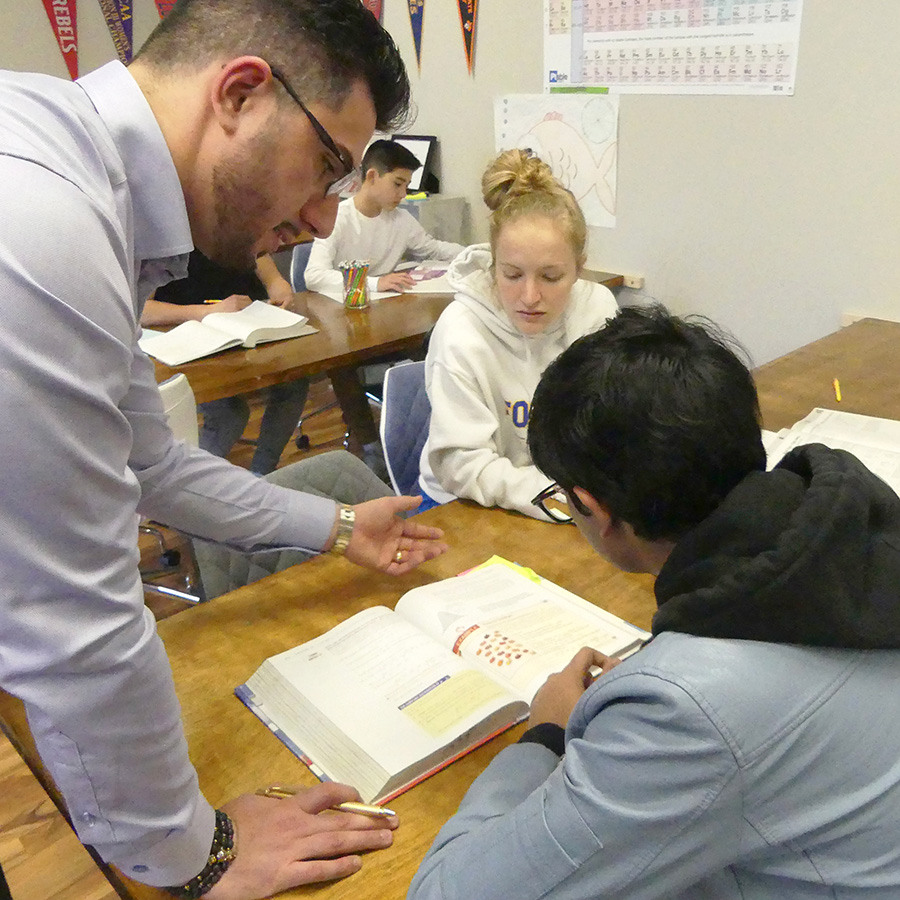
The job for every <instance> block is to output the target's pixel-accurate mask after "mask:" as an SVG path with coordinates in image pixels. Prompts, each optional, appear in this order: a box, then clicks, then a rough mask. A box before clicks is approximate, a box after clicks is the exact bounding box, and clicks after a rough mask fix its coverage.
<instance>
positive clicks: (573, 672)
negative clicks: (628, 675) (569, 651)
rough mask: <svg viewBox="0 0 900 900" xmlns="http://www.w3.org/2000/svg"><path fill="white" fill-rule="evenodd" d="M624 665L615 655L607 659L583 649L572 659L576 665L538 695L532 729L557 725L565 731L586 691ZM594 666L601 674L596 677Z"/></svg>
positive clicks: (546, 684) (549, 681)
mask: <svg viewBox="0 0 900 900" xmlns="http://www.w3.org/2000/svg"><path fill="white" fill-rule="evenodd" d="M620 662H622V660H621V659H617V658H616V657H615V656H606V655H604V654H603V653H600V652H599V651H597V650H594V649H592V648H591V647H582V649H581V650H579V651H578V652H577V653H576V654H575V656H574V657H573V658H572V662H570V663H569V664H568V665H567V666H566V667H565V668H564V669H563V670H562V672H557V673H556V674H554V675H551V676H550V677H549V678H548V679H547V680H546V681H545V682H544V684H543V685H542V686H541V688H540V690H539V691H538V692H537V693H536V694H535V695H534V699H533V700H532V701H531V715H530V716H529V717H528V727H529V728H533V727H534V726H535V725H540V724H541V723H542V722H555V723H556V724H557V725H560V726H562V727H563V728H565V727H566V723H567V722H568V721H569V716H570V715H572V710H573V709H575V704H576V703H577V702H578V701H579V700H580V699H581V695H582V694H583V693H584V692H585V689H586V688H589V687H590V686H591V685H592V684H593V683H594V681H595V679H596V678H599V677H600V675H604V674H605V673H606V672H609V671H610V669H614V668H615V667H616V666H617V665H618V664H619V663H620ZM593 666H599V667H600V673H599V674H598V675H596V676H594V675H592V674H591V668H592V667H593Z"/></svg>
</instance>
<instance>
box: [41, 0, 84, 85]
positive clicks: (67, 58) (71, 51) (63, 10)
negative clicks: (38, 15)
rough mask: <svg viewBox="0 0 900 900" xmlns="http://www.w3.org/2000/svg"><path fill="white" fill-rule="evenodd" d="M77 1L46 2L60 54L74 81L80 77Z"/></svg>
mask: <svg viewBox="0 0 900 900" xmlns="http://www.w3.org/2000/svg"><path fill="white" fill-rule="evenodd" d="M75 2H76V0H44V9H46V10H47V18H48V19H49V20H50V25H51V27H52V28H53V33H54V34H55V35H56V43H57V44H59V52H60V53H62V58H63V60H64V62H65V64H66V68H67V69H68V70H69V77H70V78H71V79H72V81H74V80H75V79H76V78H77V77H78V26H77V25H76V19H75Z"/></svg>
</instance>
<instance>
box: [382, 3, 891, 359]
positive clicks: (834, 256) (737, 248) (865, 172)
mask: <svg viewBox="0 0 900 900" xmlns="http://www.w3.org/2000/svg"><path fill="white" fill-rule="evenodd" d="M386 5H387V6H388V10H387V12H386V17H385V24H386V25H387V27H388V28H389V30H390V31H391V32H392V34H393V35H394V37H395V39H396V40H397V42H398V44H399V45H400V48H401V50H402V51H403V53H404V55H405V57H406V59H407V62H408V64H410V65H411V66H412V68H414V66H415V57H414V54H413V50H412V38H411V36H410V28H409V20H408V15H407V13H406V8H405V4H404V3H402V2H392V0H386ZM540 7H541V4H539V3H538V2H537V0H531V2H528V3H527V4H526V3H522V2H521V0H494V2H492V3H490V4H487V3H482V4H480V8H479V11H478V29H477V36H476V40H477V46H476V57H475V76H474V78H470V77H469V75H468V73H467V72H466V69H465V63H464V54H463V51H462V43H461V41H462V39H461V37H460V34H459V20H458V16H457V13H456V4H455V3H450V2H447V0H429V2H428V3H427V4H426V7H425V33H424V37H423V51H422V73H421V76H419V77H414V79H413V80H414V86H415V92H416V100H417V102H418V105H419V110H420V112H419V120H418V123H417V125H416V126H415V127H416V130H421V131H424V132H426V133H434V134H437V135H438V137H439V138H440V142H441V147H442V154H443V159H442V176H443V182H442V190H444V191H445V192H450V193H462V194H465V195H466V196H468V197H469V200H470V204H471V208H472V211H473V225H474V228H473V231H472V232H471V234H472V237H473V238H482V237H483V235H484V233H485V231H484V225H483V222H484V214H483V207H482V206H481V203H480V198H479V194H478V187H477V186H478V180H479V177H480V174H481V171H482V169H483V167H484V165H485V163H486V162H487V161H488V160H489V159H490V157H491V156H492V154H493V111H492V100H493V98H494V97H495V96H499V95H502V94H505V93H510V92H516V93H531V92H536V91H539V90H540V87H541V83H540V71H541V56H542V32H541V29H542V25H541V19H540V17H541V11H540ZM525 8H529V9H530V10H531V11H530V13H529V15H527V16H526V14H525V13H524V12H523V9H525ZM898 34H900V3H897V0H866V2H864V3H846V2H844V0H807V3H805V4H804V11H803V26H802V36H801V46H800V61H799V70H798V79H797V89H796V94H795V96H793V97H789V98H785V97H765V98H763V97H690V96H680V97H679V96H674V97H673V96H667V97H664V96H648V95H641V96H638V95H625V96H623V97H622V100H621V111H620V123H619V162H618V225H617V227H616V228H615V229H606V228H594V229H591V235H590V246H589V256H588V264H589V265H590V266H591V267H594V268H599V269H607V270H610V271H618V272H625V273H633V274H640V275H643V276H644V277H645V278H646V285H645V289H644V291H643V292H641V293H640V294H638V293H636V292H632V291H622V292H621V294H620V300H621V301H622V302H636V301H639V300H640V299H642V298H646V297H653V298H656V299H659V300H661V301H663V302H665V303H666V304H667V305H668V306H669V307H670V308H671V309H673V310H674V311H676V312H679V313H688V312H697V313H702V314H705V315H708V316H710V317H711V318H714V319H716V320H717V321H719V322H721V323H722V324H723V325H725V326H726V327H728V328H729V329H730V330H732V331H733V332H734V333H735V334H736V335H737V336H738V338H739V339H740V340H741V341H742V342H743V343H744V344H745V345H746V346H747V347H748V349H749V350H750V351H751V353H752V355H753V357H754V359H755V361H756V362H758V363H762V362H766V361H768V360H769V359H772V358H773V357H775V356H779V355H781V354H782V353H785V352H787V351H788V350H791V349H793V348H795V347H798V346H800V345H802V344H804V343H807V342H808V341H811V340H813V339H815V338H817V337H821V336H822V335H824V334H828V333H830V332H832V331H834V330H836V329H837V328H838V327H839V326H840V324H841V315H842V313H844V312H857V313H860V312H861V313H864V314H868V315H874V316H880V317H882V318H894V319H900V213H898V206H900V174H898V172H900V166H897V165H896V164H895V163H894V160H895V158H896V157H897V156H898V152H900V97H898V96H897V91H896V87H895V65H896V54H895V52H894V45H895V41H896V36H897V35H898ZM898 350H900V348H898Z"/></svg>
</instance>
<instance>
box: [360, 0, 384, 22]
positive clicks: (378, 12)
mask: <svg viewBox="0 0 900 900" xmlns="http://www.w3.org/2000/svg"><path fill="white" fill-rule="evenodd" d="M363 6H364V7H365V8H366V9H367V10H368V11H369V12H370V13H372V15H373V16H375V18H376V19H378V21H379V22H380V21H381V18H382V12H383V11H384V10H383V6H384V3H383V0H363Z"/></svg>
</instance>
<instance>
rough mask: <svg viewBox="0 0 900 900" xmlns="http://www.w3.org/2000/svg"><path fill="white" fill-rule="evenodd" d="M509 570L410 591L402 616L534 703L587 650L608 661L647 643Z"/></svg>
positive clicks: (602, 614)
mask: <svg viewBox="0 0 900 900" xmlns="http://www.w3.org/2000/svg"><path fill="white" fill-rule="evenodd" d="M522 571H524V572H529V573H530V570H528V569H523V570H520V571H516V570H514V569H513V568H511V567H510V566H509V565H489V566H486V567H484V568H479V569H474V570H473V571H471V572H467V573H466V574H464V575H460V576H458V577H457V578H448V579H446V580H444V581H440V582H437V583H435V584H429V585H425V586H423V587H419V588H413V590H411V591H409V592H407V593H406V594H404V595H403V597H401V599H400V600H399V602H398V603H397V612H398V613H400V614H401V615H402V616H404V618H406V619H409V621H411V622H413V623H414V624H415V625H416V626H417V627H418V628H420V629H421V630H422V631H424V632H426V633H427V634H430V635H432V637H434V638H435V639H437V640H439V641H440V642H441V643H442V644H443V645H445V646H446V647H449V648H451V649H452V650H453V652H454V653H457V654H459V655H460V656H462V658H463V659H465V660H468V661H469V662H472V663H473V664H475V665H478V666H480V667H481V668H482V669H483V670H484V671H486V672H490V673H491V675H492V676H493V677H495V678H500V679H502V681H503V682H504V683H505V684H507V685H508V686H509V688H510V690H512V691H513V692H515V693H516V694H517V695H518V696H520V697H522V698H523V699H524V700H527V701H528V702H529V704H530V703H531V700H532V698H533V697H534V695H535V693H537V690H538V688H540V686H541V685H542V684H543V683H544V681H546V679H547V676H548V675H550V674H551V673H553V672H558V671H559V670H560V669H562V668H563V667H564V666H566V665H567V664H568V663H569V662H570V661H571V659H572V657H573V656H574V655H575V654H576V653H577V652H578V651H579V650H580V649H581V648H582V647H584V646H591V647H594V648H595V649H596V650H599V651H600V652H601V653H605V654H607V655H609V656H621V655H622V654H627V653H629V652H632V651H634V650H635V649H637V648H638V647H640V646H641V645H642V644H643V642H644V640H646V638H647V637H648V635H647V633H646V632H645V631H643V630H642V629H640V628H636V627H635V626H633V625H630V624H629V623H627V622H625V621H623V620H622V619H620V618H618V616H614V615H612V614H611V613H608V612H606V611H605V610H602V609H600V608H599V607H597V606H594V605H593V604H592V603H588V602H587V601H586V600H583V599H582V598H581V597H577V596H576V595H575V594H572V593H570V592H569V591H566V590H564V589H563V588H560V587H558V586H557V585H554V584H552V583H551V582H549V581H546V580H545V579H542V578H540V577H539V576H537V575H534V574H533V573H531V575H530V576H528V575H524V574H521V572H522Z"/></svg>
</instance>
